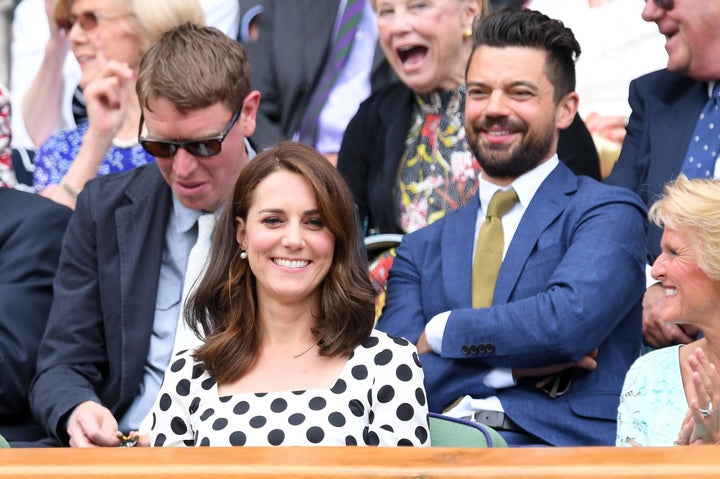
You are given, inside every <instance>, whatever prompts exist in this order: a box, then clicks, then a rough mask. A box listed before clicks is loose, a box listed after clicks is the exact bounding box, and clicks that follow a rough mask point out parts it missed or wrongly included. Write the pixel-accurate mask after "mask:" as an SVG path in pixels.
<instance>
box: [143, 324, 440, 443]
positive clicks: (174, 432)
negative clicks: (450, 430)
mask: <svg viewBox="0 0 720 479" xmlns="http://www.w3.org/2000/svg"><path fill="white" fill-rule="evenodd" d="M152 420H153V425H152V431H151V444H152V445H153V446H193V445H195V446H312V445H317V446H343V445H360V446H364V445H372V446H403V445H405V446H429V445H430V439H429V435H428V423H427V401H426V398H425V389H424V386H423V372H422V369H421V368H420V362H419V359H418V355H417V350H416V349H415V346H414V345H413V344H411V343H410V342H408V341H406V340H405V339H394V338H391V337H390V336H388V335H386V334H385V333H383V332H380V331H373V332H372V335H371V336H370V338H369V339H368V340H367V341H366V342H365V344H363V345H361V346H358V347H357V348H356V349H355V351H354V352H353V354H352V356H351V357H350V358H349V359H348V361H347V364H346V365H345V367H344V368H343V370H342V373H341V374H340V377H339V378H338V380H337V381H336V382H335V384H334V385H333V387H332V388H330V389H313V390H305V391H280V392H269V393H241V394H233V395H230V396H218V390H217V384H216V383H215V380H213V379H212V378H211V377H210V376H209V375H208V373H207V372H205V370H203V369H202V367H200V365H198V364H197V363H195V362H194V361H193V359H192V357H191V356H190V353H189V352H184V353H180V354H178V356H177V357H176V358H174V360H173V361H172V362H171V364H170V367H169V368H168V370H167V371H166V373H165V379H164V381H163V385H162V388H161V390H160V393H159V395H158V399H157V401H156V403H155V405H154V406H153V409H152Z"/></svg>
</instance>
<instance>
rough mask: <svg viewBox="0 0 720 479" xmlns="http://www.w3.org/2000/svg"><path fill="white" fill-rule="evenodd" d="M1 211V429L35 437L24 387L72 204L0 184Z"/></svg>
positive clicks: (11, 435) (38, 432) (14, 437)
mask: <svg viewBox="0 0 720 479" xmlns="http://www.w3.org/2000/svg"><path fill="white" fill-rule="evenodd" d="M0 211H2V214H0V371H2V372H1V373H0V434H1V435H3V436H4V437H5V439H7V440H8V441H34V440H37V439H40V438H42V437H43V436H44V434H43V431H42V429H41V428H40V426H39V425H38V424H37V423H36V422H35V421H34V420H33V418H32V415H31V414H30V406H29V403H28V390H29V388H30V381H31V380H32V378H33V376H34V374H35V360H36V358H37V351H38V345H39V344H40V339H41V338H42V335H43V332H44V331H45V325H46V323H47V319H48V313H49V311H50V304H51V303H52V298H53V285H52V284H53V278H54V277H55V270H56V269H57V264H58V258H59V257H60V247H61V244H62V239H63V234H64V233H65V228H66V226H67V223H68V220H69V219H70V214H71V210H70V209H68V208H66V207H64V206H61V205H59V204H57V203H55V202H53V201H50V200H48V199H47V198H43V197H41V196H38V195H35V194H32V193H25V192H22V191H18V190H11V189H7V188H0Z"/></svg>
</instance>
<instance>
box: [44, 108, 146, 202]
mask: <svg viewBox="0 0 720 479" xmlns="http://www.w3.org/2000/svg"><path fill="white" fill-rule="evenodd" d="M87 130H88V123H87V122H86V121H85V122H83V123H81V124H80V125H78V126H77V127H76V128H74V129H72V130H64V131H60V132H58V133H55V134H54V135H52V136H51V137H50V138H48V139H47V141H46V142H45V143H43V144H42V146H41V147H40V149H39V150H38V152H37V155H36V156H35V172H34V173H33V184H34V186H35V191H36V192H40V191H42V190H43V189H45V188H46V187H47V186H49V185H56V184H59V183H60V181H62V178H63V176H65V174H66V173H67V172H68V170H69V169H70V165H71V164H72V162H73V160H74V159H75V157H76V156H77V154H78V151H80V145H81V144H82V141H83V138H84V137H85V133H87ZM153 161H155V157H154V156H151V155H150V154H148V153H147V152H146V151H145V150H144V149H143V148H142V146H140V144H135V145H133V146H131V147H129V148H119V147H116V146H112V147H110V149H109V150H108V152H107V155H105V159H104V160H103V162H102V164H101V165H100V169H99V170H98V176H102V175H107V174H109V173H118V172H121V171H126V170H131V169H133V168H135V167H136V166H140V165H144V164H146V163H150V162H153Z"/></svg>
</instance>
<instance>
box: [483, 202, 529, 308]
mask: <svg viewBox="0 0 720 479" xmlns="http://www.w3.org/2000/svg"><path fill="white" fill-rule="evenodd" d="M517 202H518V197H517V193H515V190H513V189H510V190H507V191H498V192H497V193H495V194H494V195H493V197H492V198H491V199H490V204H489V205H488V208H487V215H486V216H485V221H484V222H483V224H482V226H480V232H479V233H478V237H477V243H476V245H475V260H474V261H473V270H472V306H473V308H487V307H489V306H492V300H493V294H494V293H495V282H496V281H497V277H498V273H499V271H500V265H501V264H502V257H503V247H504V244H505V238H504V236H503V227H502V221H501V218H502V216H503V215H504V214H505V213H507V212H508V211H510V210H511V209H512V207H513V206H514V205H515V203H517Z"/></svg>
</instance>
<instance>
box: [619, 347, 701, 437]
mask: <svg viewBox="0 0 720 479" xmlns="http://www.w3.org/2000/svg"><path fill="white" fill-rule="evenodd" d="M687 410H688V404H687V399H686V398H685V390H684V389H683V383H682V377H681V376H680V347H679V346H670V347H667V348H662V349H656V350H654V351H651V352H649V353H648V354H646V355H644V356H641V357H640V358H638V359H637V360H636V361H635V363H633V365H632V366H631V367H630V370H628V373H627V375H626V376H625V384H623V389H622V394H621V396H620V406H619V407H618V419H617V437H616V439H615V445H616V446H673V445H674V444H675V439H676V438H677V435H678V432H680V426H681V425H682V422H683V419H684V418H685V413H687Z"/></svg>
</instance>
